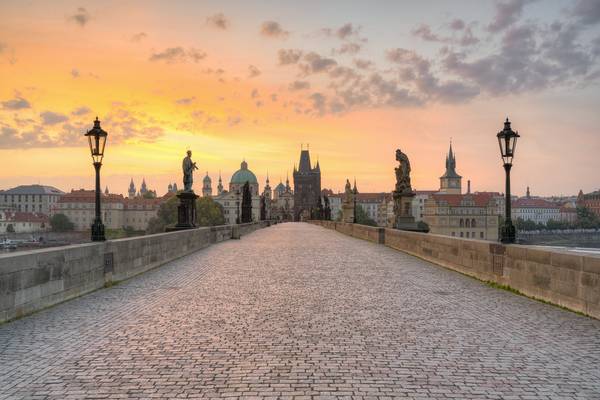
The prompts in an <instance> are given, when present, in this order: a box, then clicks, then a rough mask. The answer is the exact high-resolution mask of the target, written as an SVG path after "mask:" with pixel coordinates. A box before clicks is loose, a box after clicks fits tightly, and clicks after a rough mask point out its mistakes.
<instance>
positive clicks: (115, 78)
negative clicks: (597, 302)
mask: <svg viewBox="0 0 600 400" xmlns="http://www.w3.org/2000/svg"><path fill="white" fill-rule="evenodd" d="M143 4H144V7H142V5H141V3H137V2H125V3H123V2H115V3H112V2H84V3H81V2H70V1H61V2H56V3H54V2H53V3H52V4H46V3H37V2H34V3H31V4H23V3H22V2H16V1H15V2H11V1H9V2H3V4H2V5H0V13H1V14H2V15H3V18H2V20H1V21H0V77H2V78H1V82H2V83H1V85H0V104H1V105H2V107H0V129H2V131H0V132H1V134H0V189H6V188H9V187H12V186H15V185H18V184H28V183H42V184H50V185H55V186H57V187H59V188H61V189H63V190H69V189H71V188H79V187H87V188H89V187H91V186H92V184H93V175H92V173H93V168H92V165H91V158H90V157H89V153H88V149H87V147H86V143H85V141H84V140H83V139H84V138H83V134H84V133H85V130H86V129H90V128H91V126H92V121H93V119H94V117H95V116H96V115H98V117H99V118H100V120H101V121H102V126H103V128H104V129H105V130H106V131H108V133H109V137H108V143H107V147H106V156H105V160H104V161H105V162H104V166H103V169H102V181H103V186H104V185H108V186H109V188H110V189H111V191H112V192H116V193H125V191H126V188H127V185H128V183H129V180H130V179H131V178H133V179H134V180H135V181H136V183H138V184H139V182H140V181H141V179H142V177H145V179H146V181H147V183H148V184H149V186H150V187H151V188H155V189H157V191H158V193H159V194H162V193H164V191H165V190H166V186H167V184H168V183H169V182H173V181H176V182H177V183H178V185H180V184H181V183H180V180H181V173H180V164H181V159H182V158H183V156H184V155H185V154H184V153H185V151H186V149H188V148H190V149H192V150H193V152H194V159H195V160H196V161H197V163H198V165H199V166H200V171H199V172H198V174H199V175H198V176H196V181H197V182H199V181H200V178H201V175H204V173H205V171H208V172H209V174H210V175H211V177H212V178H213V182H214V183H213V186H215V187H216V178H217V175H218V173H219V171H221V172H222V175H223V178H224V182H225V185H227V182H228V180H229V176H230V175H231V174H232V173H233V172H234V171H235V170H236V169H237V168H238V167H239V163H240V162H241V160H242V159H244V158H245V159H246V160H247V161H248V163H249V168H250V169H251V170H253V171H254V172H255V173H256V175H257V176H258V177H259V181H260V184H261V186H262V185H264V177H265V175H266V173H267V171H268V172H269V175H270V177H271V185H272V186H274V184H276V183H277V182H278V181H279V179H280V178H281V179H283V180H285V176H286V173H288V171H289V173H290V174H291V171H292V169H293V166H294V163H296V162H298V157H299V150H300V145H301V143H310V150H311V155H312V157H313V160H316V158H317V157H318V158H319V160H320V164H321V170H322V174H323V184H322V185H323V187H330V188H333V189H334V190H336V191H337V190H342V189H343V185H344V182H345V179H346V178H350V179H352V178H353V177H356V179H357V182H358V187H359V190H360V191H362V192H366V191H390V190H391V189H392V188H393V184H394V171H393V169H394V167H395V164H396V162H395V160H394V153H395V149H396V148H398V147H400V148H401V149H402V150H403V151H404V152H406V153H407V154H408V156H409V157H410V159H411V163H412V171H413V178H412V180H413V186H414V187H415V188H417V189H434V188H437V187H438V185H439V180H438V178H439V176H440V175H442V174H443V172H444V158H445V153H446V151H447V149H448V143H449V141H450V139H451V138H452V142H453V147H454V150H455V151H456V153H457V170H458V172H459V174H461V175H462V176H463V177H464V179H465V180H466V179H470V180H472V187H473V189H474V190H496V191H501V190H502V188H503V169H502V167H501V163H500V157H499V154H498V147H497V142H496V138H495V134H496V132H497V131H498V130H500V129H501V128H502V122H503V120H504V118H505V117H506V116H509V117H510V119H511V120H512V121H513V127H514V128H515V129H517V130H519V132H520V134H521V136H522V139H521V142H520V143H519V145H518V149H517V155H516V159H515V167H514V169H513V171H514V172H513V177H514V178H513V179H514V183H513V187H514V190H515V192H516V193H517V194H520V193H522V192H524V190H525V187H526V186H527V185H529V186H531V187H532V193H533V194H544V195H546V194H575V193H576V192H577V191H578V190H579V189H580V188H581V189H583V190H584V191H591V190H594V189H597V188H598V186H600V184H599V183H598V178H597V173H596V171H598V169H599V168H600V161H599V160H600V158H599V157H598V156H597V152H598V149H599V148H600V139H599V138H598V128H597V127H598V126H599V125H600V117H599V116H598V113H597V111H596V108H597V104H598V100H599V99H598V97H599V92H600V91H599V90H598V86H597V81H596V80H595V79H596V78H594V76H593V72H594V71H597V66H598V62H597V61H598V58H594V57H597V56H592V55H591V54H595V53H593V52H592V50H590V55H589V57H590V59H589V62H590V66H589V68H588V70H587V71H586V72H585V74H583V73H579V75H576V73H578V72H577V71H576V70H574V69H569V70H567V69H566V68H567V67H568V66H567V64H564V65H565V66H564V67H562V64H561V68H564V71H566V72H563V73H562V75H555V76H549V77H548V79H547V81H548V83H545V84H544V86H543V87H537V86H536V81H535V79H538V80H539V79H540V78H539V76H536V77H533V78H532V77H530V76H527V77H522V76H521V75H518V74H517V73H515V75H514V79H517V80H518V79H523V82H517V83H518V84H519V86H518V87H519V89H518V90H516V89H515V90H514V92H517V93H512V92H510V91H509V92H503V88H502V87H501V86H500V85H499V84H498V85H496V86H492V85H491V84H490V85H487V86H486V82H485V81H481V80H479V81H478V80H477V79H478V78H476V77H473V76H472V75H470V76H468V77H467V76H466V75H465V74H466V73H467V72H468V73H471V74H472V73H473V72H472V71H473V70H472V69H466V68H465V69H464V70H463V71H458V70H454V71H453V72H454V75H453V74H452V73H451V72H452V71H449V70H448V68H450V67H449V62H448V60H449V58H446V59H442V58H440V57H443V54H448V53H449V52H452V51H455V50H453V48H452V46H454V45H453V44H448V43H453V42H451V39H449V38H448V39H439V40H438V41H439V42H440V43H439V45H440V46H441V49H437V50H436V49H434V48H433V47H432V46H433V44H432V43H436V42H435V41H434V40H433V38H432V34H430V35H429V36H426V35H423V34H421V33H416V32H417V31H416V30H415V29H416V28H417V27H418V26H419V24H418V23H415V22H412V21H410V20H403V19H402V18H400V20H399V21H396V23H394V21H393V19H389V17H387V18H386V17H385V16H384V15H383V14H387V13H386V10H379V11H378V12H380V13H382V17H381V19H379V20H377V21H378V22H377V24H376V23H375V22H374V20H375V19H374V18H373V17H366V16H363V15H362V13H361V12H360V10H357V9H352V8H353V7H348V9H347V12H345V10H341V11H340V13H339V14H338V15H335V16H332V17H331V18H328V17H327V16H323V15H321V16H320V17H319V18H317V19H314V20H313V19H309V18H308V16H306V15H300V16H299V17H298V18H294V16H295V15H294V11H293V10H292V8H291V6H290V5H289V4H287V3H282V4H281V5H280V6H278V7H279V8H274V9H273V10H271V9H269V10H268V11H269V12H267V11H265V10H262V8H264V6H261V7H259V8H260V9H253V8H252V7H249V6H247V5H246V6H244V5H240V4H237V5H236V4H235V3H227V4H225V5H220V4H219V3H211V2H208V3H203V4H202V5H198V4H190V3H175V4H174V5H173V7H172V8H166V6H165V5H164V4H160V3H143ZM244 4H246V3H244ZM461 4H462V3H461ZM238 6H239V7H238ZM274 7H275V6H274ZM327 7H329V6H327ZM415 7H416V8H415V9H414V10H411V12H413V13H416V15H422V16H423V17H422V18H420V19H418V21H423V22H422V24H428V25H427V26H431V27H433V28H432V29H434V30H435V29H439V30H440V33H438V34H437V35H438V36H439V35H442V34H448V33H444V30H448V29H449V28H447V26H448V24H449V23H450V22H451V21H455V20H456V19H455V18H456V17H457V15H453V14H452V13H453V12H454V11H455V12H457V13H459V12H460V11H461V7H463V8H465V10H464V13H463V14H458V15H461V16H462V18H465V21H466V22H468V20H467V17H468V18H470V19H471V20H472V21H475V22H477V24H474V23H468V24H467V25H466V26H469V27H470V26H473V32H474V34H475V35H480V37H481V41H480V42H479V44H475V45H473V46H474V47H471V48H469V49H468V50H464V51H465V52H466V53H467V54H469V55H470V57H471V59H470V60H476V59H477V57H479V58H483V57H486V56H493V55H495V54H494V52H495V51H497V48H496V47H494V46H492V45H488V44H487V42H486V41H485V40H486V38H488V40H497V41H498V43H500V44H501V45H502V46H503V47H502V49H504V50H505V49H506V48H507V42H508V40H509V39H510V35H509V34H510V33H511V31H510V29H513V28H510V27H507V28H506V30H504V31H502V32H500V33H490V32H491V28H488V31H486V30H485V29H484V28H483V26H484V24H485V23H487V22H486V21H495V20H496V19H498V18H499V16H498V15H496V14H494V13H495V12H497V10H496V11H495V10H494V3H490V4H487V5H482V6H481V10H474V11H471V10H467V8H468V4H466V3H465V4H462V5H460V4H459V5H458V6H457V7H456V9H455V10H454V11H453V10H452V9H448V10H444V12H438V13H431V14H430V13H427V12H426V11H427V10H428V7H430V6H429V5H427V4H425V5H422V6H415ZM418 7H422V9H419V8H418ZM307 8H308V9H314V10H317V11H319V6H318V4H316V3H309V5H308V6H307ZM563 8H564V7H563ZM560 10H561V8H560V7H558V8H556V10H555V11H556V12H555V14H556V15H554V14H552V15H546V14H545V13H546V11H545V10H543V11H542V10H540V9H535V8H532V9H529V10H528V9H524V10H522V11H521V14H519V15H518V16H517V17H516V18H517V20H516V21H517V22H511V23H512V24H514V25H515V26H514V30H515V31H516V30H518V28H521V25H523V24H525V22H523V21H526V20H527V19H526V17H527V18H529V19H532V18H533V19H536V18H537V19H539V20H540V21H541V22H539V23H538V25H539V26H542V22H544V23H548V24H550V23H551V22H552V21H553V20H554V19H556V20H560V21H563V24H564V25H566V24H568V23H569V21H571V20H570V19H569V18H571V19H573V18H575V17H574V16H572V15H575V14H574V11H573V13H572V14H569V15H561V14H560V12H561V11H560ZM220 13H222V17H223V19H222V20H221V21H225V22H224V23H223V24H224V25H223V26H219V25H218V24H217V23H216V22H215V21H217V20H219V19H218V18H215V17H217V16H219V14H220ZM522 14H523V15H522ZM325 15H327V13H325ZM429 15H431V17H424V16H429ZM519 18H520V19H519ZM388 19H389V20H388ZM266 21H272V22H277V26H273V25H270V26H268V27H267V28H269V29H270V30H268V32H265V31H264V30H265V29H267V28H265V27H264V23H265V22H266ZM347 24H350V33H348V34H347V36H345V35H346V33H344V31H343V30H342V28H343V27H344V26H347ZM519 24H521V25H519ZM538 25H536V26H538ZM421 26H422V25H421ZM490 26H491V25H490ZM326 29H329V31H327V30H326ZM452 29H455V28H452ZM461 29H462V30H463V31H464V30H465V29H466V28H461ZM531 29H533V28H531ZM536 29H538V28H536ZM539 29H540V32H542V31H541V29H542V28H539ZM523 30H526V29H525V28H522V29H521V33H522V31H523ZM421 31H422V30H421ZM421 31H419V32H421ZM486 32H487V33H486ZM597 32H598V26H597V25H593V26H592V27H591V28H589V29H588V30H586V31H585V32H582V33H581V34H580V36H579V40H581V41H582V43H584V42H585V40H588V37H593V35H595V34H597ZM418 35H422V37H417V36H418ZM486 35H487V36H486ZM434 36H435V35H434ZM423 37H427V38H428V39H426V40H424V39H423ZM539 37H540V38H538V39H536V40H540V41H541V40H543V39H541V34H540V36H539ZM598 37H600V36H598ZM490 38H491V39H490ZM536 38H537V36H536ZM452 40H454V39H452ZM519 40H521V42H518V44H519V46H522V43H524V42H523V40H524V39H519ZM585 43H587V42H585ZM591 43H594V42H593V41H592V42H591ZM350 44H356V46H359V47H360V50H359V51H355V50H353V51H355V52H354V53H352V54H349V53H344V51H345V50H343V49H344V47H343V46H345V45H350ZM456 46H458V45H456ZM444 47H445V50H444ZM399 48H402V49H407V50H408V51H409V52H410V53H408V52H405V53H402V54H403V56H402V57H403V58H402V59H400V60H399V59H398V58H396V59H395V60H394V59H393V58H392V55H391V53H390V49H399ZM538 48H539V52H540V54H539V57H540V58H541V57H548V55H547V54H546V53H543V51H545V50H544V47H543V46H542V43H541V42H540V44H539V46H537V47H536V49H538ZM587 48H588V47H586V49H587ZM282 49H295V50H297V51H298V52H301V54H302V55H301V56H300V59H299V61H297V62H295V63H291V64H289V65H281V62H280V61H278V54H279V51H280V50H282ZM449 49H450V50H449ZM582 49H583V44H582ZM504 50H503V51H504ZM444 51H445V53H444ZM536 51H538V50H536ZM311 53H313V55H311ZM314 54H317V55H318V56H315V55H314ZM440 54H442V55H440ZM456 54H458V51H456ZM506 54H510V53H508V51H506ZM598 54H599V56H600V51H598ZM386 55H387V56H386ZM311 57H312V58H311ZM386 57H387V58H386ZM573 57H574V56H573ZM358 59H360V60H363V61H365V60H366V61H371V63H372V65H371V66H369V67H367V69H364V70H361V69H360V68H358V67H357V66H356V65H357V62H356V60H358ZM327 60H329V61H327ZM423 60H427V61H426V62H424V61H423ZM533 61H535V60H532V62H533ZM557 62H558V61H557ZM561 62H562V61H561ZM327 63H330V65H328V64H327ZM334 63H335V64H334ZM399 63H404V64H399ZM409 63H412V64H410V66H411V68H413V67H414V71H416V73H417V75H419V74H423V77H424V78H431V79H430V81H429V82H431V81H433V82H435V83H434V86H435V88H433V89H432V88H431V87H430V88H426V87H425V88H424V85H425V84H426V83H427V81H426V79H421V80H419V79H415V78H406V77H405V78H402V79H405V80H404V81H401V79H400V78H398V77H397V74H401V75H402V74H403V73H404V72H406V70H407V69H406V68H405V67H406V66H407V65H409ZM425 64H427V68H429V64H431V68H430V69H427V71H426V72H423V66H424V65H425ZM473 65H475V63H474V64H473ZM303 66H304V67H303ZM444 66H445V67H444ZM338 67H344V68H346V69H341V68H340V69H336V68H338ZM303 68H304V69H303ZM321 68H322V69H321ZM394 68H397V69H394ZM444 68H446V69H444ZM523 68H528V67H527V66H524V67H523ZM218 69H222V70H224V72H222V73H217V72H215V71H217V70H218ZM308 69H310V71H308ZM252 71H255V72H254V73H252ZM491 72H494V71H490V73H491ZM567 72H568V73H569V74H570V75H569V79H567V78H564V80H563V81H558V79H559V78H560V77H561V76H563V75H564V74H566V73H567ZM338 73H339V74H348V75H344V76H348V77H349V78H348V79H352V80H353V82H354V83H351V84H348V83H346V82H343V83H341V81H340V78H339V77H337V76H338V75H336V74H338ZM411 73H413V72H411ZM460 74H463V75H460ZM253 75H255V76H253ZM375 75H378V76H380V77H383V79H384V80H383V81H382V82H380V83H377V81H376V79H375V78H374V76H375ZM408 75H410V74H408ZM408 75H407V74H404V75H402V76H408ZM357 76H358V77H357ZM512 78H513V77H511V79H512ZM411 79H412V80H411ZM525 79H529V80H528V81H525ZM560 79H563V78H560ZM294 81H301V82H308V84H309V85H310V88H308V89H304V90H292V89H291V88H290V85H291V84H292V83H293V82H294ZM456 82H459V83H460V85H461V86H460V90H461V91H459V90H454V89H453V88H454V86H452V85H453V84H454V83H456ZM549 82H551V83H549ZM446 83H450V84H449V85H447V86H444V84H446ZM511 84H512V83H511ZM436 85H437V86H436ZM513 86H515V85H513ZM390 87H393V88H392V89H390ZM515 87H516V86H515ZM529 87H531V89H525V88H529ZM356 88H359V89H356ZM404 88H407V90H408V92H407V93H409V94H410V95H409V96H408V97H407V99H404V100H402V101H403V102H402V103H398V102H392V101H390V100H389V98H390V97H391V96H392V95H393V96H397V97H402V96H404V94H403V93H404V92H403V89H404ZM355 89H356V90H355ZM445 89H448V90H446V91H444V90H445ZM450 89H453V90H450ZM351 90H354V92H353V93H352V96H354V97H353V98H352V99H349V98H350V96H349V95H348V97H343V95H344V94H345V93H346V94H348V93H350V91H351ZM462 90H464V91H462ZM469 90H474V92H473V91H472V92H469ZM494 90H497V91H498V92H497V93H496V92H494ZM366 92H368V93H369V96H370V97H369V99H368V100H365V101H358V100H357V101H355V102H354V103H353V102H352V101H354V99H356V98H357V96H359V95H361V94H363V93H366ZM448 93H449V94H448ZM317 94H318V95H320V96H321V95H322V96H323V98H324V99H325V100H324V103H323V104H322V105H321V106H320V105H319V104H318V102H317V100H315V99H317V97H315V95H317ZM443 95H444V96H454V97H444V98H442V96H443ZM340 99H345V100H344V101H346V102H342V103H339V104H338V103H336V102H338V100H340ZM382 99H383V100H382ZM411 99H417V100H418V104H409V103H410V101H412V100H411ZM336 104H337V105H340V104H341V106H343V109H342V110H338V109H336ZM319 107H322V108H319ZM464 187H466V182H465V183H464ZM199 189H200V188H199V184H196V190H197V191H198V190H199Z"/></svg>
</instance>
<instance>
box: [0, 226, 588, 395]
mask: <svg viewBox="0 0 600 400" xmlns="http://www.w3.org/2000/svg"><path fill="white" fill-rule="evenodd" d="M237 396H240V397H269V398H298V399H300V398H311V397H312V398H325V397H334V396H336V397H347V398H380V399H385V398H393V397H408V398H436V399H437V398H439V399H446V398H457V399H466V398H476V399H500V398H502V399H582V398H586V399H588V398H589V399H591V398H596V399H598V398H600V321H597V320H593V319H590V318H586V317H582V316H579V315H577V314H574V313H571V312H567V311H563V310H561V309H559V308H556V307H553V306H549V305H546V304H542V303H539V302H536V301H532V300H529V299H527V298H524V297H520V296H517V295H514V294H511V293H509V292H506V291H501V290H497V289H493V288H490V287H488V286H486V285H484V284H482V283H480V282H478V281H475V280H473V279H471V278H467V277H465V276H462V275H460V274H457V273H455V272H451V271H448V270H445V269H443V268H440V267H437V266H434V265H432V264H429V263H427V262H424V261H422V260H419V259H417V258H414V257H411V256H408V255H406V254H403V253H400V252H397V251H394V250H391V249H389V248H386V247H384V246H381V245H375V244H372V243H368V242H364V241H360V240H357V239H354V238H350V237H347V236H344V235H342V234H339V233H336V232H333V231H329V230H325V229H322V228H320V227H317V226H312V225H307V224H282V225H277V226H274V227H271V228H268V229H263V230H259V231H256V232H254V233H252V234H250V235H247V236H245V237H243V238H242V240H241V241H227V242H223V243H220V244H217V245H214V246H212V247H210V248H207V249H205V250H202V251H199V252H197V253H195V254H193V255H190V256H187V257H184V258H181V259H179V260H177V261H175V262H171V263H169V264H167V265H165V266H163V267H161V268H159V269H156V270H153V271H151V272H148V273H146V274H144V275H142V276H139V277H137V278H134V279H132V280H129V281H127V282H124V283H122V284H120V285H117V286H114V287H111V288H108V289H103V290H99V291H97V292H94V293H92V294H90V295H87V296H85V297H82V298H79V299H76V300H73V301H70V302H67V303H63V304H61V305H58V306H56V307H53V308H51V309H47V310H45V311H42V312H39V313H37V314H34V315H31V316H29V317H25V318H22V319H20V320H17V321H14V322H11V323H7V324H4V325H1V326H0V398H10V399H13V398H15V399H16V398H26V399H38V398H39V399H45V398H55V399H65V398H69V399H70V398H74V399H80V398H208V397H237Z"/></svg>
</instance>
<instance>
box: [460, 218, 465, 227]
mask: <svg viewBox="0 0 600 400" xmlns="http://www.w3.org/2000/svg"><path fill="white" fill-rule="evenodd" d="M463 226H465V221H464V220H463V219H462V218H461V219H460V227H461V228H462V227H463Z"/></svg>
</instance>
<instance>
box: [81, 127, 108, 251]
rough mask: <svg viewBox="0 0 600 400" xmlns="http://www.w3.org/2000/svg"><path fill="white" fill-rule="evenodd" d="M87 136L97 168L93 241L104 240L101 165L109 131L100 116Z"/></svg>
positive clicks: (95, 167)
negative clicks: (101, 125)
mask: <svg viewBox="0 0 600 400" xmlns="http://www.w3.org/2000/svg"><path fill="white" fill-rule="evenodd" d="M85 136H87V138H88V141H89V144H90V152H91V153H92V160H93V161H94V169H95V170H96V217H95V218H94V223H93V224H92V241H94V242H97V241H104V240H106V238H105V237H104V224H103V223H102V213H101V210H100V167H101V166H102V158H103V157H104V145H105V144H106V137H107V136H108V133H106V131H104V130H102V128H100V121H99V120H98V117H96V120H95V121H94V128H92V130H89V131H88V132H87V133H86V134H85Z"/></svg>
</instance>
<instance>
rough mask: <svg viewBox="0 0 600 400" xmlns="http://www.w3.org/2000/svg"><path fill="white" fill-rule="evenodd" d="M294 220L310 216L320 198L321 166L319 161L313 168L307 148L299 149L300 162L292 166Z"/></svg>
mask: <svg viewBox="0 0 600 400" xmlns="http://www.w3.org/2000/svg"><path fill="white" fill-rule="evenodd" d="M293 177H294V220H295V221H300V220H303V219H307V218H310V215H311V211H312V210H313V209H314V208H317V206H318V202H319V199H320V198H321V167H320V166H319V161H317V164H316V165H315V167H314V168H313V167H312V165H311V162H310V153H309V151H308V150H301V151H300V164H299V165H298V169H296V167H294V174H293Z"/></svg>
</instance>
